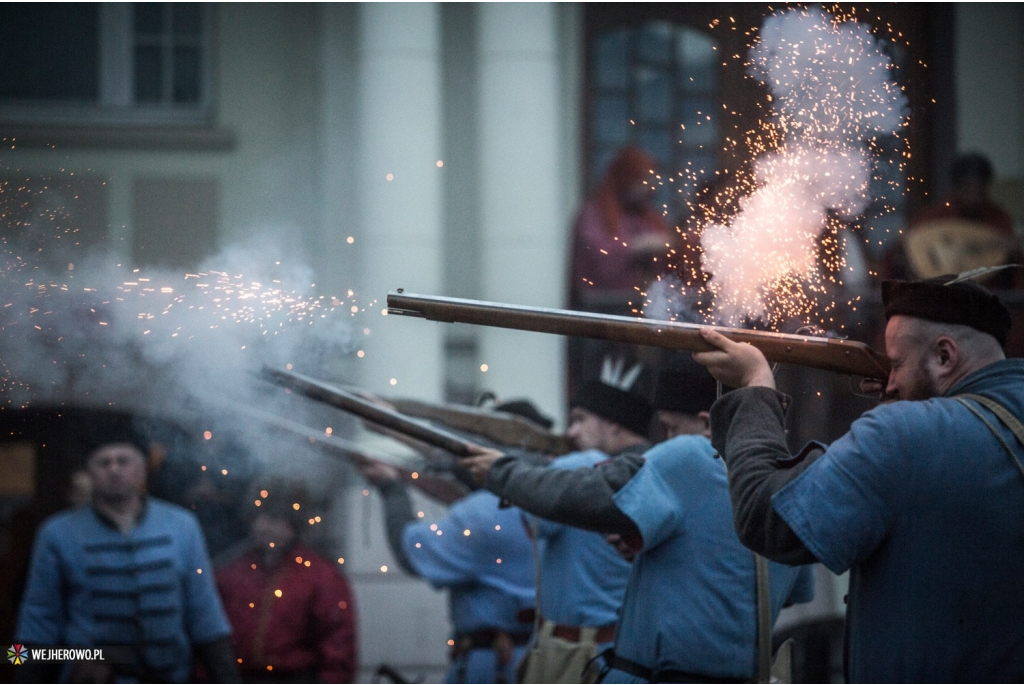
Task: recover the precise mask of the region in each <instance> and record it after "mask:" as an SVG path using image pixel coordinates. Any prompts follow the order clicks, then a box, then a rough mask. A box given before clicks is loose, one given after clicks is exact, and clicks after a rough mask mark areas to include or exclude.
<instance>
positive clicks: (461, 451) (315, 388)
mask: <svg viewBox="0 0 1024 685" xmlns="http://www.w3.org/2000/svg"><path fill="white" fill-rule="evenodd" d="M262 375H263V377H264V378H265V379H267V380H269V381H270V382H272V383H275V384H277V385H280V386H283V387H285V388H291V389H292V390H294V391H295V392H298V393H299V394H301V395H304V396H306V397H308V398H310V399H313V400H317V401H318V402H323V403H325V404H329V405H331V406H332V407H337V408H338V409H341V410H343V411H347V412H349V413H351V414H355V415H356V416H359V417H361V418H364V419H366V420H367V421H372V422H374V423H377V424H380V425H381V426H384V427H386V428H391V429H393V430H396V431H398V432H399V433H404V434H405V435H408V436H409V437H411V438H416V439H417V440H421V441H422V442H425V443H427V444H428V445H431V446H433V447H440V448H441V449H443V450H447V451H449V452H451V453H452V454H454V455H456V456H458V457H467V456H469V455H470V451H469V448H470V443H469V442H467V441H465V440H463V439H462V438H460V437H459V436H457V435H455V434H453V433H449V432H448V431H446V430H442V429H440V428H435V427H433V426H429V425H427V424H425V423H420V422H419V421H414V420H412V419H410V418H408V417H406V416H403V415H402V414H400V413H398V412H396V411H391V410H390V409H385V408H384V407H381V406H379V405H377V404H374V403H373V402H370V401H369V400H364V399H363V398H362V397H359V396H358V395H353V394H352V393H350V392H347V391H345V390H342V389H341V388H336V387H334V386H331V385H327V384H326V383H321V382H320V381H318V380H315V379H313V378H309V377H308V376H303V375H301V374H298V373H294V372H292V371H285V370H283V369H272V368H270V367H266V366H265V367H263V372H262Z"/></svg>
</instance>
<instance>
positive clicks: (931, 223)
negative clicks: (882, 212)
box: [883, 153, 1024, 288]
mask: <svg viewBox="0 0 1024 685" xmlns="http://www.w3.org/2000/svg"><path fill="white" fill-rule="evenodd" d="M950 175H951V179H952V182H953V187H952V190H950V192H949V193H948V194H947V195H946V196H945V197H944V198H942V200H940V201H939V202H938V203H936V204H933V205H931V206H929V207H926V208H925V209H923V210H921V211H920V212H918V213H917V214H916V215H915V216H914V217H913V219H912V220H911V222H910V225H909V226H908V227H907V231H906V234H905V235H904V236H903V240H902V242H901V244H897V245H896V246H895V247H894V248H893V249H892V250H891V251H890V252H889V254H888V255H887V256H886V259H885V261H884V263H883V275H884V276H885V277H887V278H932V277H935V276H941V275H943V274H949V273H961V272H963V271H968V270H970V269H976V268H979V267H983V266H996V265H999V264H1008V263H1020V262H1021V256H1022V255H1021V245H1020V240H1019V239H1018V238H1017V236H1016V234H1015V233H1014V228H1013V219H1012V217H1011V216H1010V215H1009V214H1008V213H1007V212H1006V211H1004V210H1003V209H1002V208H1001V207H1000V206H999V205H997V204H996V203H995V202H993V201H992V198H991V197H990V195H989V193H990V190H991V186H992V179H993V177H994V175H995V174H994V170H993V168H992V163H991V162H989V160H988V159H987V158H986V157H984V156H982V155H980V154H975V153H971V154H966V155H963V156H961V157H959V158H957V159H956V161H954V162H953V166H952V168H951V170H950ZM980 280H981V282H983V283H985V285H987V286H989V287H993V288H1014V287H1022V286H1024V271H1022V270H1021V269H1009V270H1005V271H1000V272H997V273H994V274H992V275H991V276H987V277H983V278H982V279H980Z"/></svg>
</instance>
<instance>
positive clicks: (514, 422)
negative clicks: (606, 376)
mask: <svg viewBox="0 0 1024 685" xmlns="http://www.w3.org/2000/svg"><path fill="white" fill-rule="evenodd" d="M389 401H390V402H391V404H393V405H395V409H397V410H398V411H400V412H402V413H403V414H406V415H408V416H415V417H417V418H421V419H430V420H431V421H438V422H440V423H443V424H444V425H446V426H448V427H450V428H455V429H457V430H462V431H466V432H467V433H473V434H474V435H482V436H483V437H485V438H490V439H491V440H494V441H495V442H497V443H499V444H501V445H505V446H506V447H521V448H523V449H528V450H536V451H538V452H544V453H545V454H554V455H561V454H566V453H568V452H571V451H572V449H573V447H572V441H570V440H569V438H567V437H565V436H564V435H559V434H558V433H552V432H551V431H547V430H544V429H542V428H540V427H539V426H536V425H534V424H533V423H531V422H530V421H527V420H526V419H524V418H521V417H519V416H514V415H512V414H502V413H501V412H495V411H491V410H489V409H480V408H479V407H467V406H463V405H454V404H434V403H431V402H421V401H419V400H407V399H392V400H389Z"/></svg>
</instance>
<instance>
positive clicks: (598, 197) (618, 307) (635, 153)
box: [569, 147, 671, 314]
mask: <svg viewBox="0 0 1024 685" xmlns="http://www.w3.org/2000/svg"><path fill="white" fill-rule="evenodd" d="M656 173H657V172H656V170H655V162H654V159H653V158H652V157H650V156H649V155H648V154H647V153H645V152H643V151H641V150H639V149H637V148H633V147H626V148H623V149H622V150H621V151H619V153H618V155H616V156H615V158H614V159H613V160H612V162H611V164H609V165H608V170H607V171H606V172H605V175H604V178H603V179H602V180H601V183H600V184H599V185H598V186H597V189H596V190H595V191H594V193H593V195H592V196H591V197H590V199H588V200H587V202H586V203H585V204H584V205H583V208H582V209H581V210H580V213H579V215H578V216H577V218H576V228H575V234H574V243H573V250H572V287H571V288H570V290H569V298H570V300H569V304H570V306H571V307H572V308H574V309H583V310H587V311H607V312H608V313H614V314H625V313H628V311H629V309H628V308H627V307H628V305H627V303H628V302H629V301H631V300H632V301H634V302H635V301H636V300H637V298H636V290H635V289H634V288H636V287H639V288H640V289H643V287H644V286H645V285H646V284H647V282H648V281H649V280H650V279H651V277H652V276H653V275H654V274H655V273H656V272H657V269H658V265H657V262H654V261H652V260H653V258H654V257H657V256H658V255H664V254H665V253H666V252H667V248H666V246H665V243H667V242H669V239H670V235H671V234H670V233H669V231H668V229H667V227H666V226H665V223H664V221H663V220H662V217H661V214H660V213H659V212H658V211H657V210H655V209H654V207H653V206H652V200H653V198H654V186H653V184H652V181H654V176H655V174H656Z"/></svg>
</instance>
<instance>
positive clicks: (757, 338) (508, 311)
mask: <svg viewBox="0 0 1024 685" xmlns="http://www.w3.org/2000/svg"><path fill="white" fill-rule="evenodd" d="M387 311H388V314H400V315H402V316H415V317H420V318H424V319H428V320H430V321H445V322H449V323H471V324H477V325H481V326H495V327H497V328H510V329H513V330H520V331H536V332H538V333H554V334H557V335H572V336H579V337H582V338H595V339H597V340H610V341H614V342H622V343H630V344H634V345H649V346H651V347H663V348H668V349H676V350H690V351H691V352H704V351H707V350H712V349H714V348H713V347H712V346H710V345H709V344H708V343H706V342H704V340H703V338H701V337H700V329H701V328H705V326H703V325H700V324H690V323H677V322H673V321H658V320H655V319H644V318H639V317H637V318H633V317H629V316H612V315H609V314H593V313H590V312H574V311H569V310H566V309H546V308H543V307H525V306H519V305H508V304H501V303H498V302H485V301H482V300H465V299H460V298H455V297H438V296H434V295H416V294H413V293H405V292H402V291H401V290H399V291H398V292H391V293H388V310H387ZM707 328H713V329H714V330H716V331H718V332H719V333H721V334H723V335H724V336H726V337H727V338H729V339H730V340H733V341H735V342H746V343H750V344H751V345H753V346H754V347H756V348H758V349H759V350H761V352H762V353H764V356H765V358H766V359H768V361H770V362H783V363H786V364H797V365H799V366H807V367H811V368H815V369H824V370H826V371H835V372H838V373H847V374H852V375H855V376H865V377H868V378H886V377H888V375H889V359H888V358H887V357H885V356H884V355H881V354H879V353H878V352H875V351H874V350H873V349H871V348H870V347H868V346H867V345H865V344H864V343H860V342H855V341H852V340H843V339H841V338H822V337H817V336H810V335H791V334H787V333H772V332H769V331H750V330H746V329H743V328H725V327H721V326H707Z"/></svg>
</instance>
